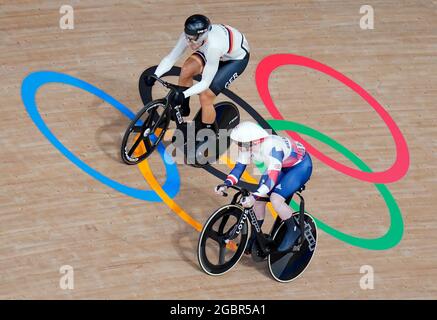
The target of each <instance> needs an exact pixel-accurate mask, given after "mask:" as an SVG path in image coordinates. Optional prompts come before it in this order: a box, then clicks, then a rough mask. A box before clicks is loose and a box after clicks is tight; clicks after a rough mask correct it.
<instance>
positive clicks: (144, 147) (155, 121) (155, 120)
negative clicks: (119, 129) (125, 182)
mask: <svg viewBox="0 0 437 320" xmlns="http://www.w3.org/2000/svg"><path fill="white" fill-rule="evenodd" d="M169 123H170V116H169V114H168V112H167V108H166V101H165V100H164V99H160V100H155V101H151V102H150V103H148V104H147V105H146V106H144V108H143V109H141V110H140V111H139V112H138V113H137V114H136V116H135V118H134V119H133V120H132V121H131V123H130V124H129V127H128V128H127V130H126V132H125V134H124V137H123V141H122V144H121V158H122V159H123V161H124V162H125V163H126V164H130V165H133V164H138V163H140V162H141V161H143V160H144V159H146V158H147V157H148V156H150V155H151V154H152V152H153V151H154V150H155V149H156V147H157V146H158V144H159V143H160V142H161V140H162V138H163V137H164V134H165V132H166V131H167V128H168V125H169Z"/></svg>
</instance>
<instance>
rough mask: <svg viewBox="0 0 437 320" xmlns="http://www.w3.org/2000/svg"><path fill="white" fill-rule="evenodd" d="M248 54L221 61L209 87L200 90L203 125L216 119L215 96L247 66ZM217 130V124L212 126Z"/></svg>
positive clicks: (209, 125) (208, 124) (209, 123)
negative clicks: (237, 58) (242, 57)
mask: <svg viewBox="0 0 437 320" xmlns="http://www.w3.org/2000/svg"><path fill="white" fill-rule="evenodd" d="M249 57H250V55H249V54H247V55H246V57H245V58H244V59H241V60H229V61H222V62H220V64H219V68H218V70H217V73H216V74H215V76H214V79H213V80H212V82H211V84H210V86H209V89H207V90H205V91H204V92H202V93H201V94H200V95H199V96H200V105H201V107H202V123H203V124H204V125H203V127H211V125H212V124H214V123H215V120H216V112H215V109H214V101H215V98H216V97H217V96H218V95H219V94H220V92H222V91H223V90H224V89H225V88H228V87H229V85H230V84H231V83H232V82H233V81H234V80H235V79H237V78H238V76H239V75H241V74H242V73H243V72H244V70H245V69H246V67H247V64H248V62H249ZM214 129H215V130H217V129H218V128H217V126H216V125H215V126H214Z"/></svg>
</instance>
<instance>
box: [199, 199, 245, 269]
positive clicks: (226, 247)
mask: <svg viewBox="0 0 437 320" xmlns="http://www.w3.org/2000/svg"><path fill="white" fill-rule="evenodd" d="M242 214H243V209H242V208H241V207H240V206H237V205H227V206H224V207H221V208H220V209H218V210H217V211H216V212H214V213H213V214H212V215H211V217H210V218H209V219H208V221H207V222H206V224H205V225H204V227H203V229H202V232H201V233H200V238H199V244H198V247H197V258H198V260H199V264H200V267H201V268H202V270H203V271H205V272H206V273H207V274H209V275H221V274H224V273H226V272H228V271H229V270H231V269H232V268H233V267H234V266H235V265H236V264H237V263H238V261H239V260H240V259H241V257H242V255H243V253H244V249H245V248H246V245H247V242H248V240H249V236H248V235H249V221H248V219H247V217H246V218H244V221H243V222H244V223H243V224H242V226H241V229H240V230H239V231H238V232H235V231H236V228H237V227H238V222H239V221H240V218H241V216H242ZM230 234H234V236H233V237H231V238H229V237H230Z"/></svg>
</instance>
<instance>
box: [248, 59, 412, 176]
mask: <svg viewBox="0 0 437 320" xmlns="http://www.w3.org/2000/svg"><path fill="white" fill-rule="evenodd" d="M283 65H299V66H304V67H308V68H310V69H314V70H317V71H320V72H323V73H325V74H327V75H328V76H331V77H333V78H335V79H337V80H338V81H340V82H341V83H343V84H345V85H346V86H348V87H349V88H351V89H352V90H354V91H355V92H356V93H358V94H359V95H360V96H361V97H362V98H363V99H364V100H366V101H367V103H369V104H370V106H371V107H372V108H373V109H374V110H375V111H376V112H377V113H378V114H379V116H380V117H381V118H382V120H383V121H384V123H385V124H386V125H387V127H388V129H389V130H390V133H391V134H392V137H393V140H394V141H395V144H396V161H395V162H394V163H393V165H392V166H391V167H390V168H389V169H388V170H386V171H380V172H365V171H360V170H357V169H354V168H350V167H348V166H345V165H343V164H341V163H339V162H337V161H335V160H333V159H331V158H330V157H328V156H326V155H325V154H323V153H322V152H320V151H319V150H317V149H316V148H314V147H313V146H312V145H311V144H310V143H308V142H306V141H305V140H304V139H302V137H301V136H300V135H299V134H297V133H295V132H292V131H287V133H288V135H289V136H290V137H292V138H293V139H295V140H299V141H301V142H302V143H303V144H304V145H305V147H306V149H307V150H308V152H309V153H311V154H312V155H314V156H315V157H317V158H318V159H319V160H320V161H322V162H323V163H325V164H326V165H328V166H330V167H331V168H333V169H335V170H337V171H340V172H342V173H344V174H346V175H348V176H350V177H353V178H356V179H358V180H362V181H367V182H372V183H390V182H395V181H397V180H399V179H401V178H402V177H403V176H404V175H405V174H406V173H407V171H408V167H409V164H410V155H409V152H408V146H407V143H406V141H405V138H404V136H403V135H402V133H401V131H400V130H399V128H398V126H397V125H396V123H395V122H394V120H393V119H392V118H391V117H390V115H389V114H388V112H387V111H386V110H385V109H384V108H383V107H382V106H381V105H380V104H379V103H378V101H376V100H375V99H374V98H373V97H372V96H371V95H370V94H369V93H367V91H365V90H364V89H363V88H362V87H361V86H359V85H358V84H356V83H355V82H354V81H352V80H351V79H349V78H348V77H346V76H345V75H343V74H341V73H340V72H338V71H336V70H334V69H332V68H331V67H328V66H327V65H324V64H322V63H320V62H317V61H315V60H312V59H309V58H306V57H302V56H297V55H294V54H274V55H270V56H268V57H266V58H264V59H263V60H262V61H261V62H260V63H259V64H258V67H257V68H256V76H255V77H256V85H257V88H258V93H259V95H260V97H261V99H262V101H263V102H264V105H265V106H266V108H267V110H268V111H269V112H270V114H271V115H272V117H273V118H274V119H278V120H284V117H283V116H282V114H281V113H280V112H279V111H278V109H277V108H276V106H275V104H274V103H273V100H272V97H271V95H270V91H269V88H268V80H269V77H270V74H271V73H272V71H273V70H275V69H276V68H278V67H280V66H283Z"/></svg>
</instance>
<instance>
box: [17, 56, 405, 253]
mask: <svg viewBox="0 0 437 320" xmlns="http://www.w3.org/2000/svg"><path fill="white" fill-rule="evenodd" d="M276 56H278V55H276ZM279 56H285V60H281V62H284V61H285V63H282V64H281V63H279V64H277V65H276V66H275V64H274V63H272V62H271V61H269V60H266V59H268V58H270V57H272V56H270V57H268V58H266V59H264V60H263V61H268V62H269V63H270V64H268V65H267V67H270V68H271V67H272V66H273V68H271V69H270V70H269V71H265V70H264V69H259V68H258V69H257V86H258V89H259V90H260V87H261V89H263V90H264V89H265V88H267V83H266V84H265V86H264V87H263V85H261V86H260V83H259V81H261V80H260V79H262V77H259V75H260V74H261V76H263V77H264V80H265V81H266V80H268V77H269V75H270V73H271V72H272V71H273V69H275V68H276V67H278V66H280V65H283V64H290V62H289V61H288V60H287V57H288V58H289V57H290V56H292V57H295V58H296V57H298V56H294V55H279ZM298 58H300V59H303V60H302V61H300V62H301V65H305V64H304V63H303V62H308V61H311V62H312V63H313V65H311V66H309V65H306V66H309V67H313V68H315V69H316V70H319V71H322V72H324V73H327V72H330V74H329V75H331V76H333V77H335V78H336V79H338V80H340V81H342V82H343V83H345V84H347V85H348V86H349V87H351V88H352V89H353V90H354V91H356V92H357V93H359V94H360V95H361V96H362V97H363V98H365V99H366V101H368V102H369V103H371V105H372V103H374V104H375V103H376V105H372V107H374V108H375V110H377V109H378V108H379V109H378V110H377V112H378V113H379V114H380V115H381V117H383V120H384V122H385V123H386V124H387V125H389V126H390V125H391V126H390V127H389V129H390V131H391V133H392V135H393V136H394V137H399V135H400V138H401V142H400V143H399V144H398V143H397V144H396V147H397V160H396V162H395V164H394V165H393V166H392V168H390V169H389V170H387V171H385V172H376V173H374V172H372V171H371V169H370V168H369V167H368V166H367V165H366V164H365V163H364V162H362V160H361V159H359V158H358V157H356V156H355V155H354V154H353V153H352V152H350V151H349V150H347V149H346V148H345V147H343V146H342V145H340V144H338V143H337V142H335V141H334V140H332V139H331V138H329V137H327V136H325V135H324V134H322V133H320V132H317V131H316V130H314V129H311V128H308V127H305V126H303V125H300V124H297V123H293V122H290V121H281V120H269V121H266V120H264V119H263V118H262V117H261V116H260V115H259V114H258V112H256V111H255V110H254V109H253V108H252V107H251V106H250V105H249V104H247V103H246V102H245V101H244V100H243V99H241V98H240V97H238V96H237V95H235V94H234V93H233V92H231V91H229V90H227V89H226V90H225V91H224V92H223V94H224V95H226V96H228V97H229V98H231V99H232V100H233V101H234V102H236V103H237V104H239V105H240V107H242V108H243V109H244V110H246V111H247V112H248V113H249V114H250V115H251V116H252V117H253V118H254V119H255V120H256V121H257V122H258V123H259V124H260V125H261V126H262V127H263V128H265V129H276V130H294V131H299V132H300V133H303V134H307V135H309V136H311V137H313V138H315V139H319V140H320V141H322V142H324V143H326V144H328V145H330V146H331V147H333V148H334V149H335V150H337V151H338V152H340V153H342V154H343V155H345V156H346V157H348V158H349V159H350V160H351V161H352V162H353V163H354V164H355V165H357V167H358V168H360V169H362V170H366V171H367V172H364V171H358V170H355V169H352V168H349V167H346V166H343V167H344V168H342V167H341V166H342V165H340V164H338V163H336V162H335V161H333V160H332V159H330V158H327V157H326V156H325V155H323V154H321V153H320V152H319V151H317V150H316V149H314V148H313V151H312V153H313V154H315V155H316V156H317V155H318V156H319V159H321V160H322V159H324V160H325V163H326V164H328V165H331V167H333V168H334V169H337V170H338V171H340V172H343V173H345V174H348V175H350V176H352V177H355V178H359V179H361V180H365V181H370V182H372V179H382V180H384V179H387V176H388V175H390V174H391V173H392V172H395V173H396V172H397V174H398V177H397V178H396V179H394V178H391V179H390V178H388V179H387V180H388V181H389V182H392V181H395V180H397V179H399V178H401V177H402V176H403V175H404V174H405V172H406V171H405V172H402V170H407V169H408V163H409V155H408V149H407V146H406V143H405V140H404V139H403V136H402V134H401V133H400V131H399V129H398V128H397V126H396V124H395V123H394V121H393V120H392V119H391V118H390V117H389V116H388V114H387V113H386V112H385V110H384V109H383V108H382V107H381V106H380V105H379V104H378V103H377V102H376V101H375V100H374V99H373V98H372V97H370V95H368V94H367V92H365V91H364V90H363V89H361V87H359V86H358V85H356V84H355V83H354V82H352V80H350V79H348V78H346V77H345V76H343V75H341V74H340V73H338V72H337V71H335V70H333V69H331V68H329V67H327V66H324V65H322V64H320V63H318V62H316V61H313V60H310V59H308V58H304V57H298ZM293 64H298V63H296V62H295V63H293ZM264 67H265V66H264ZM316 67H318V68H319V69H317V68H316ZM155 68H156V66H155V67H152V68H149V69H147V70H145V71H144V72H143V74H142V75H141V78H140V83H139V87H140V88H139V89H140V94H141V98H142V100H143V103H147V102H148V101H150V100H151V89H150V90H148V89H147V88H145V87H144V84H143V81H141V80H142V78H143V77H144V76H145V75H147V74H151V73H153V71H154V70H155ZM259 70H261V71H260V72H261V73H259ZM263 72H264V73H263ZM179 73H180V68H177V67H173V68H172V69H171V70H170V71H169V72H168V73H167V74H165V75H179ZM327 74H328V73H327ZM266 75H267V76H266ZM196 80H199V79H196ZM46 83H65V84H69V85H72V86H75V87H78V88H81V89H83V90H85V91H88V92H90V93H92V94H94V95H96V96H98V97H100V98H102V99H103V100H105V101H106V102H108V103H110V104H111V105H112V106H114V107H115V108H116V109H118V110H119V111H121V112H122V113H123V114H124V115H126V116H127V117H128V118H130V119H132V118H133V117H134V114H133V113H132V112H131V111H130V110H129V109H128V108H127V107H125V106H124V105H122V104H121V103H119V102H118V101H116V100H115V99H114V98H112V97H111V96H109V95H108V94H106V93H105V92H103V91H102V90H100V89H98V88H96V87H94V86H92V85H91V84H88V83H86V82H84V81H82V80H79V79H76V78H74V77H71V76H68V75H65V74H61V73H56V72H48V71H41V72H35V73H32V74H30V75H29V76H28V77H26V79H24V81H23V85H22V99H23V103H24V105H25V106H26V109H27V111H28V113H29V115H30V117H31V118H32V120H33V121H34V123H35V124H36V126H37V127H38V129H39V130H40V131H41V132H42V133H43V134H44V136H45V137H46V138H47V139H48V140H49V141H50V142H51V143H52V144H53V145H54V146H55V147H56V148H57V149H58V150H59V151H60V152H61V153H62V154H64V155H65V156H66V157H67V158H68V159H69V160H70V161H72V162H73V163H74V164H75V165H77V166H78V167H79V168H81V169H82V170H84V171H85V172H86V173H88V174H90V175H91V176H92V177H94V178H95V179H97V180H99V181H100V182H102V183H104V184H106V185H108V186H110V187H112V188H114V189H115V190H117V191H120V192H122V193H124V194H127V195H129V196H132V197H134V198H138V199H142V200H146V201H162V200H164V202H165V203H166V204H167V205H168V206H169V207H170V208H171V209H172V210H173V211H175V213H177V214H178V215H179V216H180V217H181V218H182V219H183V220H185V221H186V222H187V223H190V224H191V225H192V226H193V227H194V228H195V229H196V230H199V228H200V225H199V223H198V222H197V221H195V220H194V219H192V218H191V216H189V215H188V214H187V213H186V212H185V211H183V210H182V209H181V208H180V207H179V206H178V205H177V204H176V203H175V202H174V201H173V200H172V198H174V197H175V196H176V194H177V193H178V191H179V188H180V179H179V174H178V171H177V168H176V166H175V164H174V163H171V164H167V163H166V161H164V164H165V167H166V173H167V177H168V178H167V180H166V182H165V183H164V185H163V186H162V187H161V186H159V185H157V181H156V179H154V177H153V175H151V170H150V167H149V166H148V164H147V163H146V164H145V165H143V166H140V170H141V171H142V173H143V175H144V177H145V178H146V180H147V181H148V182H149V184H150V185H151V186H152V189H153V191H151V190H148V191H145V190H139V189H134V188H130V187H127V186H125V185H123V184H120V183H118V182H116V181H113V180H111V179H109V178H107V177H105V176H104V175H102V174H101V173H100V172H98V171H96V170H94V169H92V168H91V167H89V166H88V165H87V164H85V163H84V162H83V161H81V160H80V159H78V158H77V157H76V156H75V155H73V154H72V153H71V152H70V151H69V150H68V149H67V148H66V147H65V146H64V145H62V144H61V142H60V141H59V140H58V139H57V138H56V137H55V136H54V135H53V134H52V133H51V131H50V130H49V129H48V127H47V126H46V124H45V123H44V121H43V120H42V118H41V116H40V114H39V112H38V110H37V107H36V103H35V94H36V91H37V90H38V88H39V87H40V86H42V85H44V84H46ZM354 85H355V87H354ZM357 87H358V88H357ZM358 89H360V90H358ZM267 90H268V88H267ZM267 94H268V95H266V94H265V92H261V91H260V95H261V97H262V98H263V100H265V98H266V97H268V98H269V99H270V102H271V105H270V108H269V112H270V113H271V114H272V116H274V117H277V118H281V117H282V115H281V114H280V113H279V112H278V111H277V109H276V108H275V107H274V105H273V102H272V101H271V97H270V93H269V92H267ZM368 99H370V101H369V100H368ZM266 105H267V104H266ZM272 106H273V108H272ZM271 125H272V126H273V128H272V126H271ZM396 130H397V131H398V132H396ZM273 132H274V130H273ZM289 134H290V135H291V136H292V137H293V135H295V136H296V137H299V138H300V136H298V135H297V134H294V133H289ZM293 138H294V137H293ZM299 140H302V139H301V138H300V139H299ZM402 144H404V146H403V145H402ZM306 145H308V143H306ZM310 149H311V147H310V148H308V150H309V151H310ZM157 150H158V152H159V154H160V155H161V157H162V158H163V156H164V155H165V150H164V147H163V145H162V144H160V145H159V146H158V149H157ZM402 156H405V157H406V159H405V157H404V158H402ZM146 161H147V160H146ZM146 161H145V162H146ZM322 161H323V160H322ZM336 164H338V165H340V169H339V168H338V165H336ZM405 167H406V168H405ZM204 169H205V170H207V171H208V172H210V173H211V174H213V175H214V176H216V177H217V178H219V179H224V178H225V177H226V173H223V172H221V171H219V170H217V169H215V168H213V167H212V166H207V167H205V168H204ZM261 169H262V168H261ZM396 170H397V171H396ZM144 172H148V173H149V174H148V175H147V174H145V173H144ZM363 177H364V178H363ZM369 177H371V178H369ZM374 177H376V178H374ZM152 178H153V179H152ZM249 178H250V179H246V180H247V181H250V182H254V181H253V178H251V177H249ZM366 179H367V180H366ZM369 179H370V180H369ZM378 182H380V181H379V180H378ZM243 185H244V186H245V187H249V189H251V190H253V189H254V188H255V187H256V184H255V183H243ZM375 186H376V187H377V189H378V190H379V192H380V193H381V195H382V196H383V197H384V200H385V201H386V204H387V206H388V208H389V211H390V217H391V225H390V228H389V230H388V231H387V233H386V234H385V235H384V236H382V237H380V238H375V239H366V238H358V237H354V236H351V235H348V234H345V233H343V232H341V231H338V230H336V229H334V228H332V227H330V226H329V225H327V224H325V223H324V222H323V221H321V220H318V219H316V221H317V225H318V226H319V227H320V228H321V229H322V230H324V231H325V232H327V233H328V234H330V235H332V236H334V237H336V238H337V239H339V240H341V241H344V242H346V243H349V244H351V245H354V246H357V247H361V248H366V249H370V250H384V249H388V248H391V247H393V246H395V245H396V244H397V243H399V241H400V240H401V238H402V234H403V221H402V216H401V214H400V211H399V208H398V206H397V204H396V202H395V200H394V199H393V197H392V195H391V193H390V192H389V190H388V189H387V188H386V187H385V186H384V185H380V184H375ZM158 187H159V188H158ZM290 205H291V206H292V207H294V208H295V209H296V210H297V204H296V203H295V202H292V203H291V204H290Z"/></svg>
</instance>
